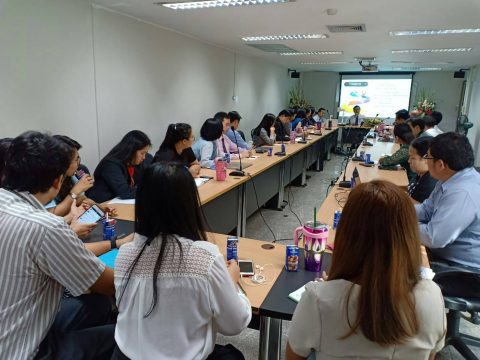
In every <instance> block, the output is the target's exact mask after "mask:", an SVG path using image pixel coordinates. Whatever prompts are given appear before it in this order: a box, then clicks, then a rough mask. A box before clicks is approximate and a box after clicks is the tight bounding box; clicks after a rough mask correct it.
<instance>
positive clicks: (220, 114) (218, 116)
mask: <svg viewBox="0 0 480 360" xmlns="http://www.w3.org/2000/svg"><path fill="white" fill-rule="evenodd" d="M213 118H214V119H218V120H220V121H221V122H222V121H223V119H225V118H227V119H230V117H229V116H228V114H227V113H226V112H225V111H219V112H217V113H216V114H215V115H214V116H213Z"/></svg>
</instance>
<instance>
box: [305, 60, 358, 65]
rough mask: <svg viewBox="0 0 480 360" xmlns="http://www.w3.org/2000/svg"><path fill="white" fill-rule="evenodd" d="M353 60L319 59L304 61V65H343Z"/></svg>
mask: <svg viewBox="0 0 480 360" xmlns="http://www.w3.org/2000/svg"><path fill="white" fill-rule="evenodd" d="M351 63H352V62H351V61H318V62H302V63H300V64H302V65H341V64H351Z"/></svg>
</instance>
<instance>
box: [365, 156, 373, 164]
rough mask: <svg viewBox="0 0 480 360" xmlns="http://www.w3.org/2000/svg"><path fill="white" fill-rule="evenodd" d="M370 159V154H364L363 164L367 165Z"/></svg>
mask: <svg viewBox="0 0 480 360" xmlns="http://www.w3.org/2000/svg"><path fill="white" fill-rule="evenodd" d="M371 159H372V154H365V164H369V163H370V161H371Z"/></svg>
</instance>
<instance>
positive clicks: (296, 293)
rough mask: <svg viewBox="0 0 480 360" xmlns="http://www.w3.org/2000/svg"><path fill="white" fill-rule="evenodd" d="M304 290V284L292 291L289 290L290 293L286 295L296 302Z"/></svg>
mask: <svg viewBox="0 0 480 360" xmlns="http://www.w3.org/2000/svg"><path fill="white" fill-rule="evenodd" d="M304 292H305V285H303V286H302V287H301V288H300V289H297V290H295V291H294V292H291V293H290V294H288V297H289V299H291V300H293V301H295V302H296V303H298V302H299V301H300V299H301V298H302V295H303V293H304Z"/></svg>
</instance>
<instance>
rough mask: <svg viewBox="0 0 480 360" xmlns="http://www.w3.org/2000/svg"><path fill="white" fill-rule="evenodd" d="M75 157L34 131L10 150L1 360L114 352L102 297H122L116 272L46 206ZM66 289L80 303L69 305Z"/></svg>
mask: <svg viewBox="0 0 480 360" xmlns="http://www.w3.org/2000/svg"><path fill="white" fill-rule="evenodd" d="M69 154H70V152H69V150H68V148H67V147H66V145H65V144H64V143H62V142H60V141H59V140H57V139H54V138H52V137H51V136H48V135H44V134H41V133H38V132H33V131H32V132H26V133H24V134H22V135H20V136H18V137H17V138H15V139H13V141H12V143H11V145H10V147H9V150H8V154H7V158H6V163H5V169H4V171H5V172H4V180H3V182H2V186H3V187H4V188H3V189H0V289H2V291H1V292H0V359H50V358H52V359H53V358H55V359H72V358H82V359H105V358H109V357H110V355H111V352H112V351H113V347H114V338H113V335H114V326H113V325H105V323H106V322H107V321H108V320H109V319H108V318H109V315H110V312H111V304H110V301H109V299H108V298H107V297H106V296H102V295H109V296H112V295H114V293H115V289H114V285H113V271H112V270H111V269H109V268H106V267H105V265H103V264H102V263H101V262H100V260H98V258H97V257H96V256H95V255H94V254H93V253H92V252H91V251H89V250H87V249H86V248H85V246H84V244H83V243H82V241H81V240H80V239H79V238H78V237H77V236H76V234H75V233H74V232H73V230H72V229H71V228H70V227H69V226H68V224H67V223H66V222H65V221H64V219H63V218H61V217H58V216H55V215H53V214H50V213H49V212H48V211H47V210H46V209H45V207H44V206H45V204H47V203H48V202H49V201H51V200H52V199H54V198H55V196H57V194H58V191H59V190H60V187H61V185H62V182H63V179H64V177H65V173H66V171H67V168H68V167H69V165H70V160H71V158H70V156H69ZM65 288H67V289H68V290H69V291H70V293H71V294H72V295H74V296H76V297H74V298H68V299H63V300H62V295H63V293H64V291H65ZM87 291H90V292H92V293H93V294H90V295H83V294H85V293H86V292H87ZM97 294H98V295H97Z"/></svg>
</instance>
